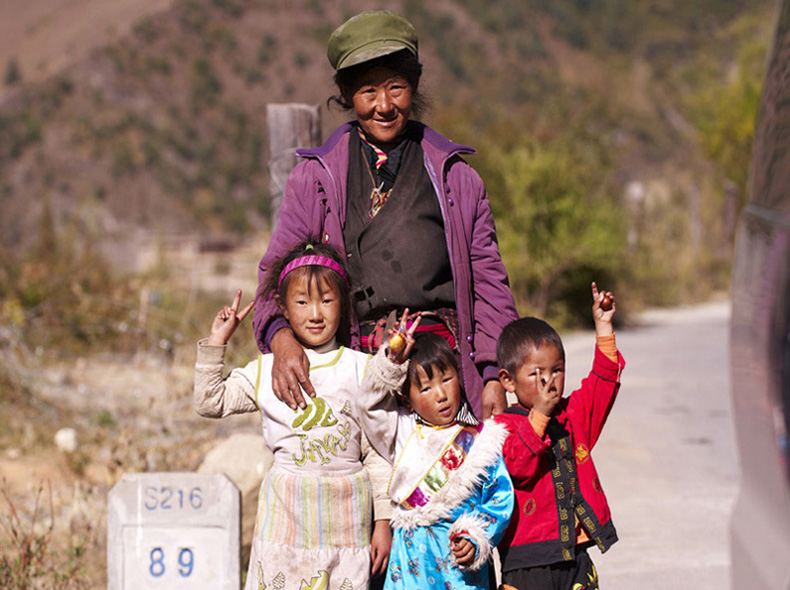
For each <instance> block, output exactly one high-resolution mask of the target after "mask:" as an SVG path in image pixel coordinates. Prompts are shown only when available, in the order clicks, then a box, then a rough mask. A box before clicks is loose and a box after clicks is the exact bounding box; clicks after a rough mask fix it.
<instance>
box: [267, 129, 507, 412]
mask: <svg viewBox="0 0 790 590" xmlns="http://www.w3.org/2000/svg"><path fill="white" fill-rule="evenodd" d="M354 126H355V124H354V123H346V124H344V125H341V126H340V127H338V128H337V129H336V130H335V131H334V132H333V133H332V135H331V136H330V137H329V139H327V141H326V143H324V145H322V146H321V147H318V148H313V149H302V150H298V151H297V152H296V154H297V155H298V156H301V157H304V158H306V160H305V161H303V162H300V163H299V164H298V165H297V166H296V167H295V168H294V169H293V170H292V171H291V174H290V176H289V177H288V183H287V185H286V187H285V197H284V198H283V203H282V206H281V208H280V217H279V221H278V222H277V225H276V227H275V230H274V232H273V233H272V237H271V240H270V242H269V246H268V248H267V250H266V253H265V254H264V255H263V258H261V262H260V265H259V267H258V281H259V286H258V292H257V294H256V297H255V315H254V317H253V326H254V329H255V336H256V339H257V341H258V347H259V348H260V349H261V350H262V351H263V352H268V347H267V344H268V341H267V330H268V328H269V326H270V324H271V322H272V320H274V319H275V318H277V317H279V316H280V310H279V308H278V306H277V304H276V303H275V301H274V299H273V298H272V297H269V298H263V297H262V294H261V290H262V284H263V283H264V277H265V275H266V271H267V269H268V268H269V264H270V263H271V261H272V260H274V259H276V258H279V257H280V256H283V255H284V254H286V253H287V252H288V251H289V250H290V249H291V248H292V247H293V246H294V245H296V244H298V243H299V242H301V241H303V240H304V239H306V238H307V237H308V236H311V235H313V236H321V237H322V239H323V241H324V242H325V243H328V244H331V245H332V246H334V247H335V248H337V250H338V251H339V252H340V253H341V254H342V255H344V256H345V245H344V243H343V227H344V225H345V219H346V181H347V177H348V142H349V132H350V131H351V130H353V129H354ZM421 145H422V149H423V154H424V158H425V169H426V170H427V171H428V175H429V176H430V178H431V182H432V183H433V186H434V189H435V191H436V195H437V198H438V199H439V206H440V208H441V211H442V217H443V218H444V227H445V232H446V235H447V251H448V252H449V254H450V263H451V266H452V271H453V284H454V286H455V301H456V307H457V311H458V316H459V324H460V334H459V346H460V352H461V372H462V375H461V376H462V378H463V382H464V387H465V390H466V394H467V396H468V398H469V402H470V404H471V405H472V408H474V410H475V412H476V413H477V414H478V415H479V414H480V408H481V406H480V404H481V399H480V398H481V394H482V390H483V378H485V379H486V380H488V379H490V378H495V377H496V341H497V338H498V337H499V333H500V332H501V331H502V328H504V327H505V325H506V324H507V323H508V322H510V321H511V320H514V319H516V318H517V317H518V315H517V313H516V306H515V303H514V302H513V295H512V294H511V292H510V286H509V284H508V279H507V273H506V272H505V267H504V265H503V264H502V259H501V257H500V255H499V246H498V244H497V239H496V229H495V227H494V218H493V216H492V214H491V207H490V206H489V203H488V197H487V195H486V191H485V187H484V186H483V181H482V180H481V178H480V176H479V175H478V174H477V172H475V171H474V170H473V169H472V167H471V166H469V165H468V164H467V163H466V162H464V161H463V160H462V159H461V158H460V155H461V154H474V153H475V152H474V150H473V149H472V148H470V147H467V146H462V145H458V144H455V143H453V142H451V141H450V140H448V139H447V138H445V137H443V136H441V135H439V134H438V133H436V132H435V131H433V130H432V129H431V128H430V127H425V128H424V133H423V139H422V143H421ZM271 336H272V334H269V335H268V337H269V338H271ZM351 339H352V341H351V346H352V347H354V348H357V349H358V348H359V344H360V340H359V325H358V324H357V322H356V320H355V319H352V326H351Z"/></svg>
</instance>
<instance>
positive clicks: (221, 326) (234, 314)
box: [208, 289, 255, 346]
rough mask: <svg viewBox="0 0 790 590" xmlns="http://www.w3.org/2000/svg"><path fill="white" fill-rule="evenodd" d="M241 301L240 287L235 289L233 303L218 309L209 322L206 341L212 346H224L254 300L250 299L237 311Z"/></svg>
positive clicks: (250, 308)
mask: <svg viewBox="0 0 790 590" xmlns="http://www.w3.org/2000/svg"><path fill="white" fill-rule="evenodd" d="M240 303H241V289H239V290H237V291H236V297H234V298H233V303H232V304H231V305H230V307H228V306H227V305H226V306H225V307H223V308H222V309H220V310H219V312H218V313H217V315H215V316H214V321H213V322H212V323H211V333H210V334H209V337H208V343H209V344H211V345H213V346H224V345H225V344H227V343H228V340H230V337H231V336H233V332H235V331H236V328H238V327H239V324H240V323H241V322H242V320H244V318H246V317H247V314H248V313H250V311H251V310H252V306H253V305H254V304H255V302H254V301H250V302H249V303H248V304H247V305H246V307H244V309H242V310H241V311H239V304H240Z"/></svg>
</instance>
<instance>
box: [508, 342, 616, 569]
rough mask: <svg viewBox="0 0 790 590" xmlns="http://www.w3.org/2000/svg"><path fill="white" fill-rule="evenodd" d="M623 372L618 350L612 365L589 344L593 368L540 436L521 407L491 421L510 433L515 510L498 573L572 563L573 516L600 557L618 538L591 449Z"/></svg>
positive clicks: (509, 467) (566, 399)
mask: <svg viewBox="0 0 790 590" xmlns="http://www.w3.org/2000/svg"><path fill="white" fill-rule="evenodd" d="M624 367H625V361H624V360H623V357H622V356H620V355H619V353H618V362H617V363H615V362H613V361H612V360H611V359H609V358H608V357H607V356H606V355H605V354H603V353H602V352H601V351H600V350H599V349H598V347H596V348H595V358H594V360H593V367H592V371H590V374H589V375H588V376H587V378H586V379H584V380H583V381H582V384H581V388H580V389H578V390H577V391H574V392H573V393H572V394H571V395H570V397H566V398H563V399H562V401H560V403H559V404H558V405H557V407H556V408H555V410H554V414H553V415H552V417H551V420H550V422H549V425H548V427H547V428H546V433H545V435H544V436H543V437H542V438H541V437H538V435H537V434H536V433H535V430H534V429H533V428H532V424H531V423H530V422H529V418H528V416H529V410H527V409H525V408H523V407H521V406H514V407H512V408H509V409H508V410H507V411H506V412H505V413H504V414H499V415H498V416H496V417H495V419H496V420H497V421H498V422H500V423H502V424H505V425H506V426H507V428H508V430H509V431H510V435H509V436H508V438H507V439H506V440H505V444H504V447H503V448H502V455H503V458H504V460H505V465H506V467H507V470H508V472H509V473H510V477H511V478H512V480H513V486H514V488H515V493H516V509H515V510H514V512H513V517H512V519H511V521H510V525H509V526H508V529H507V532H506V533H505V536H504V538H503V539H502V542H501V543H500V544H499V552H500V557H501V559H502V570H503V571H510V570H514V569H520V568H525V567H532V566H537V565H547V564H550V563H557V562H560V561H564V560H568V559H573V557H574V551H573V549H574V544H575V542H576V534H575V517H574V515H575V516H578V518H579V520H580V521H581V522H582V523H583V524H584V527H585V529H587V532H588V534H589V536H590V537H591V538H592V539H593V540H594V541H595V543H596V544H597V545H598V547H599V548H600V549H601V551H602V552H603V551H606V550H607V549H608V548H609V547H610V546H611V545H612V544H613V543H614V542H615V541H617V533H616V531H615V529H614V525H613V524H612V520H611V514H610V512H609V505H608V503H607V501H606V496H605V495H604V492H603V488H602V487H601V482H600V481H599V479H598V473H597V472H596V470H595V465H594V464H593V460H592V456H591V455H590V451H591V450H592V448H593V447H594V446H595V443H596V442H597V441H598V436H599V435H600V434H601V430H603V425H604V424H605V423H606V418H607V416H608V415H609V411H610V410H611V408H612V405H613V404H614V400H615V397H616V396H617V391H618V390H619V389H620V373H621V371H622V369H623V368H624Z"/></svg>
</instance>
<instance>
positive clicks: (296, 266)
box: [194, 243, 390, 590]
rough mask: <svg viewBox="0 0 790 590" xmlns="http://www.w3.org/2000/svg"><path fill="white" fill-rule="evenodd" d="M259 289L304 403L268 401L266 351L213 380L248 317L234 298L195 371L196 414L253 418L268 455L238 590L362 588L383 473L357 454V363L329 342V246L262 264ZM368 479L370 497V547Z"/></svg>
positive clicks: (342, 285) (382, 501)
mask: <svg viewBox="0 0 790 590" xmlns="http://www.w3.org/2000/svg"><path fill="white" fill-rule="evenodd" d="M266 288H267V290H271V291H273V292H274V293H275V297H276V298H277V301H278V303H279V305H280V307H281V309H282V313H283V315H284V316H285V318H286V319H287V320H288V321H289V322H290V324H291V328H292V329H293V332H294V334H295V335H296V337H297V338H298V341H299V343H300V344H301V345H302V346H303V347H304V349H305V351H306V354H307V358H308V359H309V361H310V379H311V380H312V382H313V385H314V387H315V390H316V393H317V395H316V397H314V398H310V397H308V396H305V398H306V401H307V404H306V407H305V408H303V409H298V408H297V409H296V410H294V409H291V408H289V407H288V406H287V405H285V404H284V403H282V402H281V401H279V400H278V399H276V398H275V396H274V394H273V392H272V387H271V372H272V361H273V358H272V356H271V355H268V354H267V355H261V356H259V357H258V359H257V360H255V361H253V362H251V363H249V364H248V365H247V366H246V367H244V368H241V369H234V370H233V371H231V373H230V374H229V375H228V376H227V377H226V378H224V379H223V377H222V374H223V368H224V363H223V359H224V354H225V345H226V343H227V342H228V340H229V339H230V337H231V335H232V334H233V332H234V331H235V329H236V327H237V326H238V325H239V323H240V322H241V321H242V320H243V319H244V318H245V317H246V316H247V314H248V313H249V312H250V310H251V309H252V303H250V304H249V305H247V306H246V307H244V308H243V309H241V310H239V302H240V301H241V291H238V292H237V293H236V297H235V299H234V300H233V304H232V305H231V306H230V307H228V306H225V307H224V308H223V309H222V310H220V311H219V313H217V315H216V317H215V318H214V322H213V324H212V326H211V333H210V335H209V337H208V338H207V339H204V340H201V341H200V342H199V343H198V351H197V362H196V364H195V390H194V396H195V407H196V409H197V412H198V413H199V414H200V415H201V416H207V417H212V418H220V417H224V416H228V415H230V414H239V413H244V412H255V411H259V412H260V413H261V419H262V422H263V437H264V440H265V442H266V445H267V446H268V447H269V449H271V451H272V453H273V454H274V464H273V466H272V469H271V471H269V473H268V474H267V475H266V476H265V478H264V480H263V483H262V484H261V492H260V495H259V499H258V518H257V520H256V523H255V535H254V538H253V541H252V553H251V556H250V563H249V569H248V573H247V584H246V587H245V588H246V590H260V589H263V588H277V589H294V590H299V589H300V588H303V587H306V588H343V590H365V589H366V588H367V584H368V579H369V577H370V572H371V556H372V561H373V573H374V574H375V573H378V571H379V570H380V571H382V572H383V571H385V569H386V560H387V556H388V554H389V543H390V529H389V522H388V520H386V519H388V518H389V510H390V509H389V501H388V499H387V498H386V492H385V490H386V482H387V479H388V477H389V471H390V467H389V465H388V464H387V463H386V462H385V461H383V460H382V459H381V457H379V456H378V455H377V454H376V453H375V452H373V451H372V450H371V451H370V452H369V453H368V452H367V451H368V450H370V449H369V447H367V446H366V445H367V441H366V439H365V438H364V436H363V435H362V431H361V428H360V424H359V418H358V414H357V412H356V410H355V409H354V405H353V400H354V398H355V397H357V395H358V392H359V388H360V384H361V382H362V378H363V376H364V372H365V368H366V366H367V364H368V359H369V357H368V355H365V354H362V353H359V352H355V351H353V350H349V349H348V348H345V347H343V346H340V345H339V344H338V342H337V338H336V334H337V332H338V329H341V327H342V326H343V325H344V324H345V323H347V320H348V316H347V314H348V310H349V291H348V278H347V275H346V271H345V269H344V268H343V265H342V263H341V259H340V257H339V256H338V255H337V253H336V252H335V250H334V249H333V248H331V247H330V246H325V245H321V244H315V245H313V244H311V243H303V244H301V245H300V246H299V247H297V248H295V249H294V250H292V251H291V252H290V253H289V254H288V255H286V256H285V257H284V258H282V259H281V260H279V261H278V262H277V264H275V265H274V266H273V267H272V270H271V272H270V278H269V281H268V283H267V287H266ZM363 456H365V457H366V458H365V466H366V467H367V469H363V463H362V459H361V458H362V457H363ZM368 474H370V479H371V481H372V482H373V483H372V485H373V491H374V496H375V499H376V506H375V508H376V519H377V520H376V525H375V531H374V532H373V540H372V542H371V528H372V526H373V523H372V522H371V520H372V510H371V504H372V503H373V500H374V499H373V498H372V497H371V484H370V483H369V481H368Z"/></svg>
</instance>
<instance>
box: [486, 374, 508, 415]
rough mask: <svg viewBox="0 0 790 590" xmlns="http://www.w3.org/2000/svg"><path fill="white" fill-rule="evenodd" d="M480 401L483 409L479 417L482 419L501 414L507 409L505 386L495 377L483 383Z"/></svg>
mask: <svg viewBox="0 0 790 590" xmlns="http://www.w3.org/2000/svg"><path fill="white" fill-rule="evenodd" d="M481 402H482V410H483V413H482V416H481V418H482V419H483V420H485V419H486V418H490V417H491V416H496V415H497V414H501V413H502V412H504V411H505V410H506V409H507V397H506V396H505V388H504V387H503V386H502V384H501V383H500V382H499V381H498V380H497V379H492V380H491V381H489V382H487V383H486V384H485V387H483V396H482V399H481Z"/></svg>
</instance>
